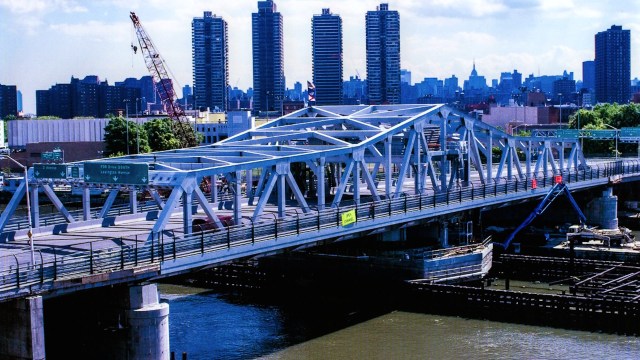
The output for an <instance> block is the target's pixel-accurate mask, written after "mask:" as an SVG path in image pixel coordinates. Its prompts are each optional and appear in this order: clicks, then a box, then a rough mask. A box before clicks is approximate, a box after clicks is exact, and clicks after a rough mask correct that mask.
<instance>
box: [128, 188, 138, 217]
mask: <svg viewBox="0 0 640 360" xmlns="http://www.w3.org/2000/svg"><path fill="white" fill-rule="evenodd" d="M129 211H131V213H132V214H137V213H138V191H136V190H130V191H129Z"/></svg>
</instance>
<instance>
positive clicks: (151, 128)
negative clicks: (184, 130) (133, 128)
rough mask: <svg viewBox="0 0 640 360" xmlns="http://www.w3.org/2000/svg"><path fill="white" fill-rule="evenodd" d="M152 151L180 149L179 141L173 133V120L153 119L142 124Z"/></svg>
mask: <svg viewBox="0 0 640 360" xmlns="http://www.w3.org/2000/svg"><path fill="white" fill-rule="evenodd" d="M144 129H145V131H146V133H147V136H148V139H149V144H150V145H151V150H152V151H162V150H171V149H179V148H180V140H179V139H178V138H177V137H176V135H175V133H174V131H173V120H171V119H169V118H163V119H154V120H151V121H148V122H146V123H145V124H144Z"/></svg>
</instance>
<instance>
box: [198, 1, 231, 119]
mask: <svg viewBox="0 0 640 360" xmlns="http://www.w3.org/2000/svg"><path fill="white" fill-rule="evenodd" d="M191 39H192V52H193V87H194V100H195V107H196V108H209V109H211V110H214V109H216V108H217V109H218V110H222V111H224V110H226V109H227V104H228V91H227V87H228V85H229V45H228V44H229V42H228V37H227V22H226V21H224V20H223V19H222V18H221V17H218V16H216V15H213V14H212V13H211V11H205V12H204V16H203V17H201V18H194V19H193V23H192V24H191Z"/></svg>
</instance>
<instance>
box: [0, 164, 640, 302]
mask: <svg viewBox="0 0 640 360" xmlns="http://www.w3.org/2000/svg"><path fill="white" fill-rule="evenodd" d="M638 177H640V166H637V164H636V165H634V166H628V167H622V168H619V169H617V170H616V173H614V172H612V168H610V169H608V170H604V169H603V171H597V172H595V173H594V172H593V171H586V172H585V171H583V172H579V173H573V174H571V173H569V174H566V176H565V178H564V181H565V182H567V183H568V184H569V186H570V188H571V189H572V190H578V189H584V188H589V187H594V186H601V185H606V184H610V183H611V182H612V181H614V180H617V179H618V178H622V179H624V178H626V179H634V180H637V179H638ZM553 182H554V178H553V177H540V178H537V183H538V186H537V188H535V189H533V188H531V183H530V182H528V181H508V182H505V183H503V184H493V185H484V186H466V187H461V188H459V189H457V190H453V189H452V190H449V191H448V192H446V193H437V194H433V193H432V194H418V195H407V194H405V195H404V196H402V197H400V198H394V199H388V200H380V201H375V202H372V203H368V204H373V207H371V206H368V205H366V204H365V206H362V205H360V206H355V204H354V205H351V206H343V207H338V208H328V209H325V210H322V211H319V212H317V211H313V212H310V213H308V214H303V213H302V212H300V211H296V210H294V211H293V212H292V211H289V213H287V216H285V217H283V218H279V217H278V216H277V215H276V213H277V207H276V206H273V205H269V206H268V207H267V209H268V210H270V211H273V212H274V213H273V214H274V215H273V219H272V220H271V221H267V220H263V221H259V222H256V223H254V222H253V221H252V219H251V216H250V215H251V207H249V206H248V207H247V212H246V214H245V215H244V216H243V219H244V220H243V223H242V224H241V225H235V226H231V227H227V228H224V229H214V230H208V231H203V232H196V233H193V234H187V235H185V233H184V232H183V231H182V225H183V223H182V221H181V217H180V216H179V215H180V214H176V216H174V217H172V218H171V220H170V221H169V224H170V225H169V226H167V228H165V230H164V231H163V232H162V233H159V234H156V235H155V236H154V237H152V238H151V240H150V241H149V240H147V238H146V236H144V235H145V234H146V233H147V232H148V231H149V229H150V228H151V227H152V226H153V221H137V222H131V221H125V222H122V223H120V222H117V221H116V222H115V224H114V225H113V226H111V227H109V228H86V229H78V230H75V231H74V232H73V233H66V234H58V235H54V236H46V237H36V238H35V239H34V245H35V248H36V253H35V255H36V260H35V264H36V266H35V267H34V266H31V265H30V264H31V262H30V260H29V257H30V252H29V251H28V243H27V241H26V240H25V239H20V240H17V241H15V242H11V243H6V244H2V245H0V252H1V254H2V256H0V299H1V298H10V297H15V296H21V295H24V294H29V293H53V294H55V293H60V292H64V291H69V289H74V288H78V287H80V288H83V287H87V286H98V285H99V284H107V283H112V282H122V281H136V280H141V279H145V278H158V277H163V276H170V275H172V274H177V273H180V272H184V271H189V270H190V269H196V268H201V267H203V266H210V265H214V264H220V263H223V262H227V261H232V260H234V259H238V258H243V257H248V256H255V255H259V254H264V253H271V252H274V251H279V250H282V249H285V248H291V247H297V246H302V245H306V244H313V243H316V242H318V241H326V240H332V239H334V240H335V239H337V238H340V237H349V236H360V235H363V234H367V233H375V232H378V231H384V230H388V229H390V227H391V226H394V227H397V226H402V225H403V224H404V225H406V224H411V223H416V222H420V221H426V220H429V219H434V218H437V217H438V216H442V215H446V214H450V213H455V212H459V211H463V210H468V209H471V208H477V207H492V206H501V205H504V204H508V203H514V202H520V201H523V200H527V199H531V198H537V197H541V196H544V195H545V194H546V193H547V191H548V189H549V188H550V187H551V186H552V185H553ZM349 211H354V212H355V215H356V222H355V223H353V224H349V225H345V224H343V223H342V221H343V219H342V215H343V214H345V213H346V212H349ZM114 234H116V235H117V237H114V236H113V235H114ZM136 235H138V237H137V238H136ZM145 240H146V241H145ZM136 269H138V270H136ZM140 269H145V270H140ZM70 279H78V281H75V282H71V283H69V280H70Z"/></svg>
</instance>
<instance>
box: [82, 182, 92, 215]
mask: <svg viewBox="0 0 640 360" xmlns="http://www.w3.org/2000/svg"><path fill="white" fill-rule="evenodd" d="M82 220H84V221H87V220H91V189H89V188H88V187H86V186H84V187H82Z"/></svg>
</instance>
